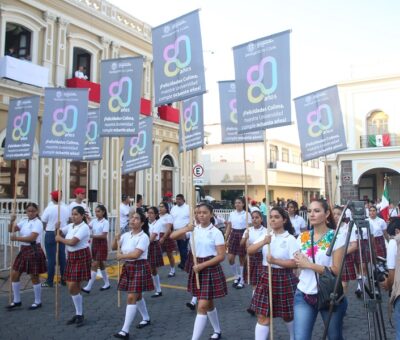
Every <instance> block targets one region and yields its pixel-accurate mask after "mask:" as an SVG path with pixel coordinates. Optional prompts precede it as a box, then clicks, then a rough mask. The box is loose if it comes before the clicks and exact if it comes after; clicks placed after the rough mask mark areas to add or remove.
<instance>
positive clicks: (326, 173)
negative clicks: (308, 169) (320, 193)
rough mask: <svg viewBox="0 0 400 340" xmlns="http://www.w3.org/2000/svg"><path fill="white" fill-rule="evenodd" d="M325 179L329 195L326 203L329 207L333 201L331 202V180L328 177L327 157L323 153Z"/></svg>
mask: <svg viewBox="0 0 400 340" xmlns="http://www.w3.org/2000/svg"><path fill="white" fill-rule="evenodd" d="M324 163H325V180H326V182H325V183H326V185H327V187H328V196H329V200H328V204H329V206H330V208H331V209H332V208H333V203H332V182H331V181H330V177H329V172H328V158H327V157H326V154H325V162H324ZM325 196H326V193H325Z"/></svg>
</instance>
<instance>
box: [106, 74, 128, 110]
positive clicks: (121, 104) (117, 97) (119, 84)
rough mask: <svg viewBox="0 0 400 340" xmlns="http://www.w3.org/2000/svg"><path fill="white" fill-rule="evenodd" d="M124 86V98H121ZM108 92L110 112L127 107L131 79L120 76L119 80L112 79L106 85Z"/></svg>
mask: <svg viewBox="0 0 400 340" xmlns="http://www.w3.org/2000/svg"><path fill="white" fill-rule="evenodd" d="M124 84H125V85H124ZM124 87H126V91H125V92H126V95H125V96H126V98H125V100H124V99H122V98H121V96H122V92H123V90H124ZM108 94H109V95H110V99H109V100H108V109H109V110H110V112H118V111H120V110H121V109H122V108H126V107H128V106H129V105H130V103H131V100H132V79H131V78H129V77H122V78H121V79H120V80H117V81H113V82H112V83H111V84H110V86H109V87H108Z"/></svg>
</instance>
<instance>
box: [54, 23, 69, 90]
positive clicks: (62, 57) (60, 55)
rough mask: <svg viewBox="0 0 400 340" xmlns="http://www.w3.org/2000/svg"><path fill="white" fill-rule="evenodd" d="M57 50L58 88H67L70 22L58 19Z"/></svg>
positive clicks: (56, 81)
mask: <svg viewBox="0 0 400 340" xmlns="http://www.w3.org/2000/svg"><path fill="white" fill-rule="evenodd" d="M57 23H58V25H57V48H56V79H55V85H56V86H62V87H64V86H65V69H66V64H67V53H66V50H67V49H66V47H67V29H68V24H69V23H68V21H66V20H65V19H63V18H60V17H59V18H58V21H57Z"/></svg>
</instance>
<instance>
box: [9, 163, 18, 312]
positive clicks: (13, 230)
mask: <svg viewBox="0 0 400 340" xmlns="http://www.w3.org/2000/svg"><path fill="white" fill-rule="evenodd" d="M15 167H16V169H15V177H14V198H13V205H12V212H11V216H12V215H16V213H17V189H18V176H19V160H18V159H17V160H16V161H15ZM14 222H15V221H14ZM14 222H13V224H12V226H11V236H14V233H15V228H14V226H15V223H14ZM13 257H14V242H12V241H10V284H9V287H8V304H9V305H11V302H12V301H11V297H12V280H11V274H12V264H13Z"/></svg>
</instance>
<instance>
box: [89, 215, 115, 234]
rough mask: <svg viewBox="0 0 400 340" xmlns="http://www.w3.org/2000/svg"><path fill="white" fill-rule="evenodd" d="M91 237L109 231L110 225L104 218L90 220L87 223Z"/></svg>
mask: <svg viewBox="0 0 400 340" xmlns="http://www.w3.org/2000/svg"><path fill="white" fill-rule="evenodd" d="M89 226H90V228H91V229H92V233H93V235H102V234H103V233H108V232H109V231H110V223H109V222H108V220H106V219H105V218H102V219H101V220H99V219H95V220H91V221H90V223H89Z"/></svg>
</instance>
